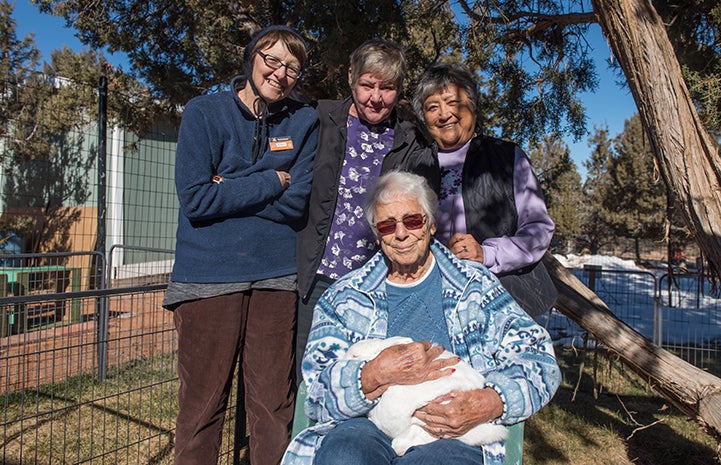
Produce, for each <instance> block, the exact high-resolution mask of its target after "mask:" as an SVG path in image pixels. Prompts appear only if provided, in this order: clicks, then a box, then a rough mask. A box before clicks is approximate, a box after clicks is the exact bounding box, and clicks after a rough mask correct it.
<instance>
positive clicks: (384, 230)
mask: <svg viewBox="0 0 721 465" xmlns="http://www.w3.org/2000/svg"><path fill="white" fill-rule="evenodd" d="M398 223H403V226H404V227H405V228H406V229H408V230H413V229H420V228H422V227H423V225H424V224H426V215H423V214H421V213H413V214H412V215H406V216H404V217H403V219H401V220H383V221H379V222H377V223H376V230H377V231H378V232H379V233H380V234H382V235H383V236H385V235H386V234H392V233H394V232H395V231H396V225H397V224H398Z"/></svg>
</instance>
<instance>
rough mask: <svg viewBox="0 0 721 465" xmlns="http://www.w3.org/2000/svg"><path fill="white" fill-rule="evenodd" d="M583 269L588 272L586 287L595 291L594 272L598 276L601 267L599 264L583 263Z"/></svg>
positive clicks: (601, 269)
mask: <svg viewBox="0 0 721 465" xmlns="http://www.w3.org/2000/svg"><path fill="white" fill-rule="evenodd" d="M583 269H584V270H585V271H587V272H588V288H589V289H590V290H592V291H593V292H596V274H598V276H599V277H600V276H601V272H602V271H603V267H602V266H601V265H583Z"/></svg>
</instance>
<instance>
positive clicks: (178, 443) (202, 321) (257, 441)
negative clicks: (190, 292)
mask: <svg viewBox="0 0 721 465" xmlns="http://www.w3.org/2000/svg"><path fill="white" fill-rule="evenodd" d="M295 305H296V293H295V292H291V291H273V290H258V289H254V290H249V291H246V292H239V293H234V294H228V295H222V296H218V297H213V298H208V299H201V300H196V301H192V302H187V303H184V304H182V305H180V306H179V307H178V308H176V309H175V312H174V315H173V319H174V321H175V327H176V330H177V332H178V378H179V380H180V387H179V390H178V405H179V411H178V418H177V423H176V430H175V464H176V465H191V464H192V465H208V464H215V463H217V461H218V453H219V450H220V444H221V434H222V426H223V420H224V418H225V410H226V407H227V405H228V395H229V393H230V389H231V386H232V384H233V371H234V368H235V364H236V362H237V360H238V356H239V355H240V357H241V362H242V373H243V379H242V380H241V382H243V383H244V387H245V399H244V401H245V409H246V413H247V415H248V427H249V430H250V443H249V453H250V462H251V463H252V464H253V465H277V464H278V463H280V460H281V458H282V457H283V453H284V452H285V448H286V447H287V445H288V442H289V441H290V432H291V426H292V422H293V407H294V401H295V399H294V397H295V392H294V389H295V388H294V383H293V382H292V379H293V377H292V374H291V373H292V370H293V332H294V327H295V322H296V321H295V320H296V317H295ZM242 401H243V400H241V399H238V403H240V402H242Z"/></svg>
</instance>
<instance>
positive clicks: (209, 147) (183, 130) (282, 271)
mask: <svg viewBox="0 0 721 465" xmlns="http://www.w3.org/2000/svg"><path fill="white" fill-rule="evenodd" d="M243 84H244V79H243V78H242V77H239V78H235V79H234V80H233V82H232V83H231V88H232V89H238V88H240V87H242V86H243ZM256 125H259V126H258V127H257V128H256ZM317 134H318V116H317V113H316V112H315V110H314V109H312V108H311V107H309V106H307V105H305V104H301V103H298V102H296V101H293V100H291V99H285V100H283V101H281V102H279V103H278V104H276V105H275V107H273V108H272V109H271V112H270V113H269V114H268V115H267V116H266V118H265V121H264V122H262V121H259V120H256V119H255V118H254V117H253V115H252V114H251V112H250V111H249V109H248V108H247V107H246V106H245V105H244V104H243V103H242V102H241V100H240V99H239V98H238V96H237V93H236V91H235V90H232V91H227V92H221V93H217V94H211V95H203V96H200V97H196V98H194V99H192V100H191V101H190V102H188V104H187V106H186V107H185V110H184V112H183V119H182V122H181V125H180V133H179V136H178V147H177V153H176V162H175V184H176V189H177V193H178V198H179V200H180V213H179V215H178V231H177V235H176V238H177V244H176V252H175V265H174V267H173V274H172V278H171V279H172V280H173V281H176V282H188V283H230V282H247V281H256V280H259V279H266V278H274V277H280V276H286V275H289V274H293V273H295V272H296V260H295V240H296V232H297V230H298V228H299V226H300V225H301V220H302V218H303V215H304V213H305V211H306V207H307V202H308V196H309V193H310V185H311V180H312V172H313V169H312V168H313V167H312V165H313V157H314V155H315V150H316V143H317ZM254 137H256V138H257V140H258V141H259V142H258V143H260V144H261V147H262V150H261V155H260V157H259V158H258V160H257V161H255V162H254V161H253V156H252V151H253V150H252V148H253V139H254ZM274 138H278V139H277V141H281V142H282V141H286V142H285V143H276V142H274ZM288 139H289V140H290V141H292V148H288V145H287V140H288ZM271 147H275V148H278V147H280V148H281V150H271ZM276 170H279V171H288V172H289V173H290V175H291V184H290V187H288V189H285V190H283V188H282V186H281V183H280V180H279V179H278V176H277V174H276V172H275V171H276Z"/></svg>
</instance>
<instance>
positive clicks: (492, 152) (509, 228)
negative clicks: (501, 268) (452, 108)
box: [462, 136, 558, 318]
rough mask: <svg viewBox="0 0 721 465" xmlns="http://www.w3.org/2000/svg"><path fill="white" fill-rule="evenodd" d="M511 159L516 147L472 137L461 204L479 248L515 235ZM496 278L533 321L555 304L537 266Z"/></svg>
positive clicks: (547, 280) (548, 282)
mask: <svg viewBox="0 0 721 465" xmlns="http://www.w3.org/2000/svg"><path fill="white" fill-rule="evenodd" d="M515 157H516V144H514V143H512V142H507V141H504V140H501V139H495V138H493V137H484V136H480V137H476V138H475V139H473V141H471V145H470V147H469V148H468V155H466V162H465V164H464V165H463V181H462V182H463V204H464V209H465V213H466V229H467V230H468V233H469V234H471V235H472V236H473V238H474V239H475V240H476V241H478V243H479V244H481V243H482V242H483V241H484V240H485V239H488V238H490V237H500V236H513V235H514V234H516V229H517V227H518V213H517V211H516V201H515V193H514V190H513V167H514V164H515ZM539 195H542V194H541V193H540V192H539ZM498 278H499V279H500V280H501V283H502V284H503V287H505V288H506V289H507V290H508V292H509V293H510V294H511V295H512V296H513V298H514V299H515V300H516V302H518V304H519V305H520V306H521V307H522V308H523V309H524V310H525V311H526V312H527V313H528V314H529V315H531V316H532V317H534V318H535V317H537V316H538V315H541V314H542V313H545V312H546V311H548V310H549V309H550V308H551V307H553V304H554V303H555V302H556V297H557V295H558V294H557V291H556V288H555V286H554V285H553V281H551V277H550V276H549V274H548V271H547V270H546V267H545V266H544V265H543V263H541V262H537V263H534V264H532V265H529V266H526V267H524V268H522V269H520V270H514V271H511V272H507V273H503V274H499V275H498Z"/></svg>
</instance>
